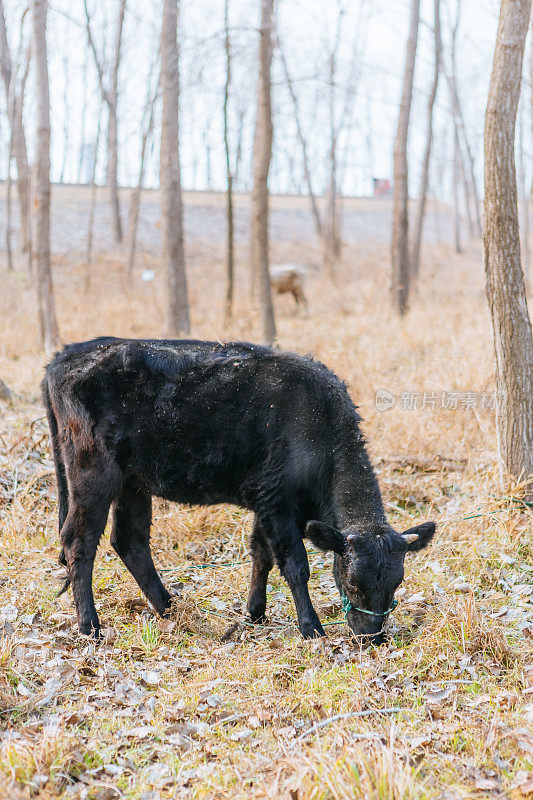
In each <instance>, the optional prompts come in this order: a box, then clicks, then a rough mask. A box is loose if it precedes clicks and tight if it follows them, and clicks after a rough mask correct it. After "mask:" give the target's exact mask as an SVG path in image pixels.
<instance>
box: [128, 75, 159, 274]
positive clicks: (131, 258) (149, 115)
mask: <svg viewBox="0 0 533 800" xmlns="http://www.w3.org/2000/svg"><path fill="white" fill-rule="evenodd" d="M149 83H150V82H149ZM156 100H157V89H156V90H155V91H154V92H153V94H152V96H151V97H150V86H149V87H148V94H147V96H146V104H145V107H144V115H143V118H144V119H148V122H147V124H146V126H145V128H144V131H143V134H142V139H141V155H140V161H139V177H138V179H137V186H136V187H135V189H134V191H133V192H132V195H131V200H130V211H129V223H128V275H129V276H130V278H131V276H132V274H133V270H134V268H135V250H136V246H137V228H138V226H139V207H140V202H141V192H142V189H143V186H144V167H145V158H146V147H147V145H148V141H149V139H150V137H151V135H152V131H153V129H154V113H155V104H156Z"/></svg>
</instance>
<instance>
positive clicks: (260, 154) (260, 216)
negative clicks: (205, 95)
mask: <svg viewBox="0 0 533 800" xmlns="http://www.w3.org/2000/svg"><path fill="white" fill-rule="evenodd" d="M273 13H274V0H261V31H260V38H259V81H258V89H257V117H256V122H255V136H254V185H253V190H252V270H253V272H254V274H255V276H256V280H255V283H256V286H257V289H258V293H259V305H260V310H261V324H262V336H263V340H264V341H265V342H266V343H267V344H270V343H272V342H273V341H274V339H275V337H276V323H275V320H274V307H273V304H272V293H271V289H270V274H269V237H268V222H269V219H268V212H269V198H268V173H269V168H270V156H271V152H272V103H271V96H270V93H271V81H270V67H271V63H272V25H273V19H272V18H273Z"/></svg>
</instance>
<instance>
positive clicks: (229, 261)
mask: <svg viewBox="0 0 533 800" xmlns="http://www.w3.org/2000/svg"><path fill="white" fill-rule="evenodd" d="M224 51H225V55H226V80H225V83H224V106H223V115H224V152H225V155H226V184H227V189H226V225H227V227H226V303H225V309H224V319H225V323H226V325H229V323H230V322H231V319H232V316H233V297H234V293H235V275H234V273H235V257H234V250H235V247H234V238H235V236H234V230H233V227H234V226H233V173H232V170H231V160H230V151H229V135H228V103H229V90H230V85H231V43H230V39H229V2H228V0H225V4H224Z"/></svg>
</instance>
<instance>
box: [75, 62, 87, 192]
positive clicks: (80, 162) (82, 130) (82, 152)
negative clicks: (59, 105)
mask: <svg viewBox="0 0 533 800" xmlns="http://www.w3.org/2000/svg"><path fill="white" fill-rule="evenodd" d="M88 61H89V59H88V51H87V49H86V50H85V55H84V57H83V69H82V77H81V96H82V97H83V106H82V110H81V124H80V152H79V158H78V183H81V179H82V170H83V159H84V157H85V134H86V126H87V101H88V97H89V95H88V92H87V71H88V66H89V64H88Z"/></svg>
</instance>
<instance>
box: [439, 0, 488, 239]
mask: <svg viewBox="0 0 533 800" xmlns="http://www.w3.org/2000/svg"><path fill="white" fill-rule="evenodd" d="M461 8H462V0H457V4H456V16H455V22H454V25H453V28H452V32H451V49H450V59H451V69H450V71H449V72H447V73H446V81H447V83H448V87H449V91H450V96H451V105H452V114H453V116H454V119H455V125H456V127H457V131H458V135H459V139H460V142H459V151H460V154H461V168H462V171H463V181H464V189H465V203H466V209H467V215H468V225H469V230H470V235H472V234H473V232H474V227H473V224H472V218H471V212H470V200H471V199H472V203H473V205H474V213H475V217H476V232H477V235H478V236H481V213H480V202H479V194H478V190H477V181H476V174H475V168H474V157H473V155H472V150H471V147H470V142H469V141H468V136H467V135H466V127H465V122H464V116H463V109H462V106H461V101H460V99H459V89H458V86H457V71H456V66H457V65H456V43H457V33H458V30H459V24H460V20H461ZM461 142H462V143H461ZM463 148H464V152H465V156H466V161H467V165H465V163H464V162H465V159H463ZM467 170H468V174H467Z"/></svg>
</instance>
